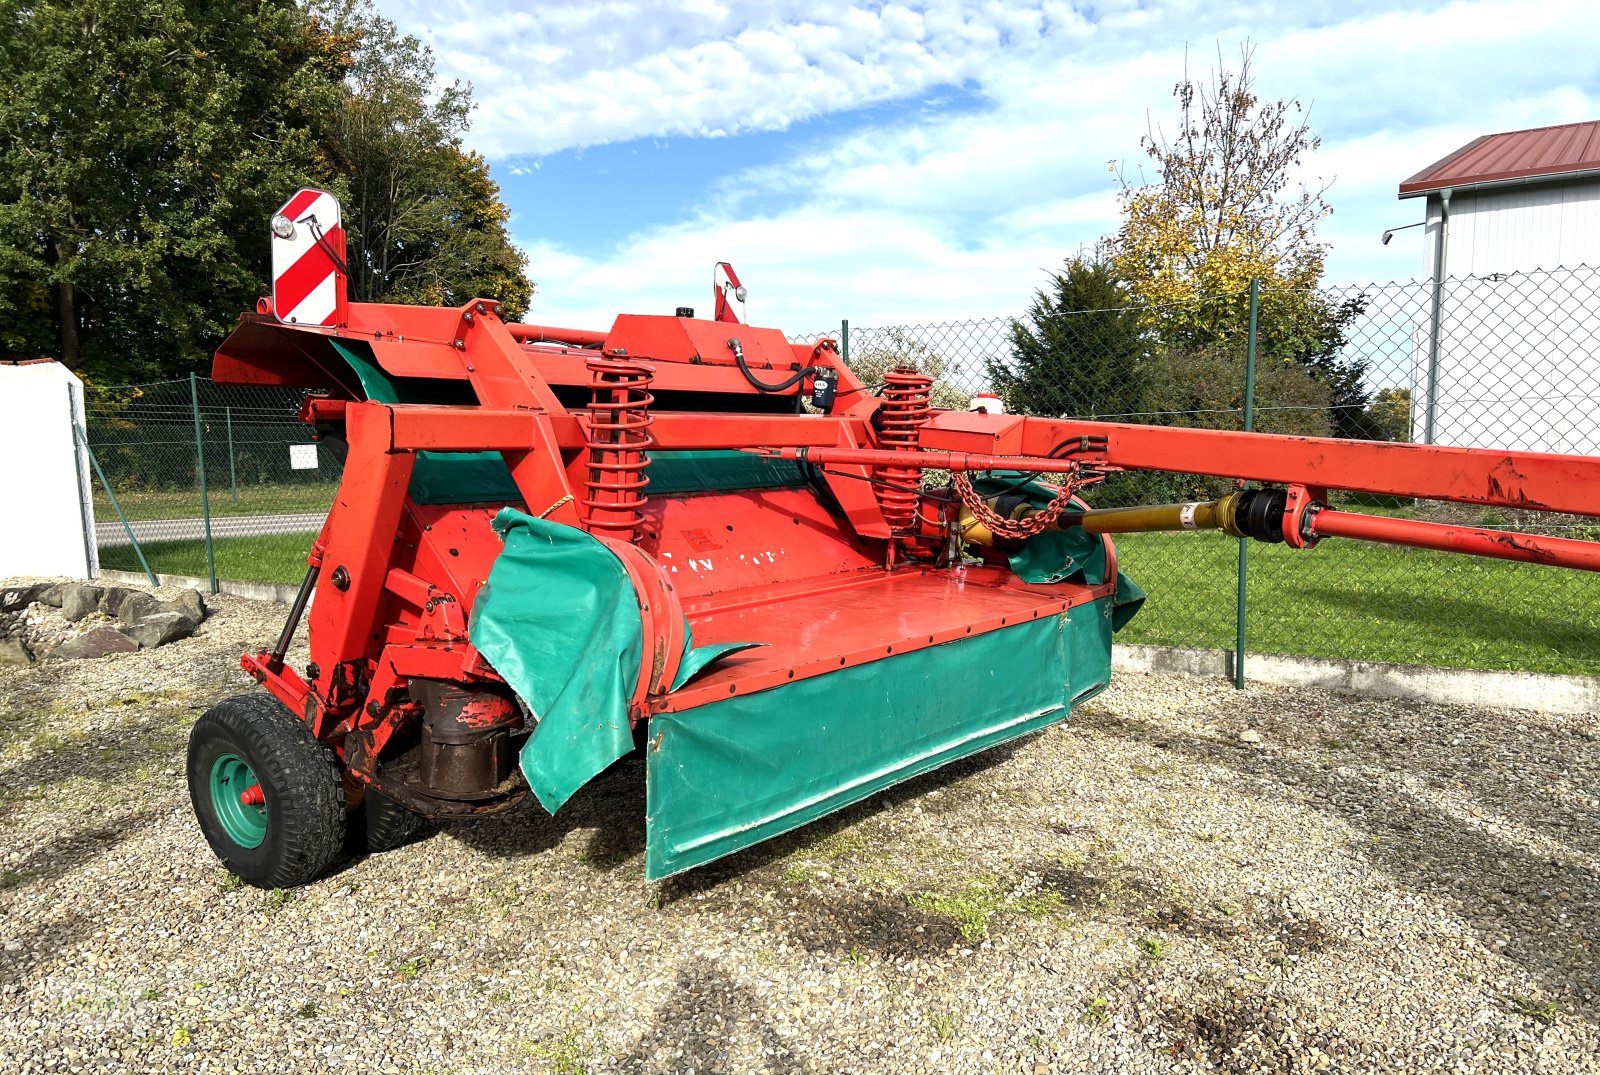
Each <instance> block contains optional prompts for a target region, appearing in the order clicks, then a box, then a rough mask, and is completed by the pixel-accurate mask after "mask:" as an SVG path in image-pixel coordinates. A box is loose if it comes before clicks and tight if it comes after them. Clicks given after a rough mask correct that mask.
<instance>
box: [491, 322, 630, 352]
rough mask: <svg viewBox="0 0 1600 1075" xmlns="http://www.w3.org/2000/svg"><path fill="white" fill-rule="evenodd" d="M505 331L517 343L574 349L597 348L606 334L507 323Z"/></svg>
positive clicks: (580, 329) (584, 329)
mask: <svg viewBox="0 0 1600 1075" xmlns="http://www.w3.org/2000/svg"><path fill="white" fill-rule="evenodd" d="M506 329H507V330H508V331H510V333H511V338H512V339H513V340H516V341H517V342H518V343H569V344H572V345H573V346H574V347H599V346H601V345H602V344H604V343H605V342H606V336H607V335H608V334H607V333H604V332H597V331H595V330H594V329H588V328H557V327H556V326H554V325H525V324H523V323H522V322H520V321H507V322H506Z"/></svg>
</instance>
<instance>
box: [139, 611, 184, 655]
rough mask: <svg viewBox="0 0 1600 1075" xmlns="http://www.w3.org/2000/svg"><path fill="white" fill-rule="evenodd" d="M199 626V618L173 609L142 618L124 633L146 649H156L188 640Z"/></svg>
mask: <svg viewBox="0 0 1600 1075" xmlns="http://www.w3.org/2000/svg"><path fill="white" fill-rule="evenodd" d="M198 626H200V620H199V618H198V617H196V616H192V615H190V614H189V613H188V612H187V611H178V610H175V609H171V610H167V611H162V612H152V613H150V615H148V616H141V617H139V619H137V620H135V621H134V622H133V623H131V624H128V626H126V627H124V628H123V632H124V633H125V634H126V635H127V636H128V637H129V638H131V639H133V640H134V641H135V642H137V643H139V645H141V646H143V647H144V648H145V649H155V648H156V647H157V646H164V645H166V644H167V643H168V642H176V641H177V640H178V639H180V638H188V637H189V636H190V635H192V634H194V629H195V628H196V627H198Z"/></svg>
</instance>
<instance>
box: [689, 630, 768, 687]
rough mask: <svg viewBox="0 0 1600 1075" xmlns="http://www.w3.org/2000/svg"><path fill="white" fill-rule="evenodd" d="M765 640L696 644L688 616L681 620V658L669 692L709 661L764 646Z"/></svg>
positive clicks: (704, 666)
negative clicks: (707, 644) (706, 644)
mask: <svg viewBox="0 0 1600 1075" xmlns="http://www.w3.org/2000/svg"><path fill="white" fill-rule="evenodd" d="M764 645H766V643H765V642H719V643H717V644H715V645H711V646H696V645H695V644H694V636H693V635H692V634H691V633H690V631H689V618H688V617H687V616H685V617H684V620H683V658H682V659H681V660H680V661H679V662H678V674H677V675H676V676H675V677H673V680H672V686H671V687H668V688H667V693H668V694H671V693H672V692H673V691H675V690H677V689H678V688H679V687H681V686H683V685H684V684H685V683H687V682H689V681H690V680H691V679H693V678H694V677H695V676H696V675H698V674H699V673H700V672H701V671H702V670H703V669H705V668H706V667H707V666H708V665H710V664H711V662H713V661H715V660H717V659H719V658H722V657H726V656H727V655H728V654H730V653H738V652H740V651H741V650H747V649H753V648H754V647H756V646H764Z"/></svg>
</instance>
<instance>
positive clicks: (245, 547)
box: [88, 268, 1600, 673]
mask: <svg viewBox="0 0 1600 1075" xmlns="http://www.w3.org/2000/svg"><path fill="white" fill-rule="evenodd" d="M1061 294H1062V295H1065V294H1066V292H1064V291H1063V292H1061ZM1111 295H1112V297H1113V298H1114V299H1115V300H1116V301H1112V302H1101V303H1099V304H1097V305H1095V306H1094V307H1093V308H1089V309H1077V308H1063V305H1062V304H1060V303H1053V302H1050V301H1042V302H1040V303H1036V304H1035V305H1034V307H1033V308H1032V309H1031V310H1030V311H1029V312H1028V313H1027V314H1024V315H1022V316H1020V317H1016V318H1012V317H997V318H991V319H986V320H977V321H964V322H950V323H940V324H922V325H895V326H880V327H860V326H856V325H850V324H848V322H843V323H841V325H840V326H839V327H838V328H836V329H830V330H827V331H825V332H821V333H812V334H809V335H806V336H796V337H794V339H796V340H797V341H798V340H801V339H806V340H810V339H815V338H816V337H817V336H822V335H828V336H835V337H838V338H839V339H840V341H841V343H842V344H844V346H845V348H846V354H847V355H848V358H849V361H850V364H851V365H852V366H853V367H854V368H856V369H857V371H858V372H860V373H861V374H863V375H864V376H865V377H866V378H867V379H868V380H869V381H870V380H872V379H873V378H875V377H877V376H878V375H880V374H881V373H882V372H883V371H885V370H887V369H888V368H890V367H892V366H895V365H899V364H903V363H907V362H909V363H912V364H915V365H917V366H919V367H920V368H921V369H923V370H924V371H925V372H927V373H928V374H930V375H931V376H933V377H934V378H935V389H934V402H935V403H936V404H937V405H939V406H944V407H954V408H961V409H965V408H966V407H967V406H969V402H970V400H971V398H972V397H973V396H974V395H977V394H979V393H985V392H991V393H994V394H996V395H999V396H1000V397H1001V399H1002V400H1003V401H1004V402H1005V404H1006V406H1007V408H1008V409H1009V410H1011V411H1013V412H1021V413H1029V414H1039V415H1048V416H1056V417H1075V418H1092V419H1103V420H1107V421H1116V422H1132V423H1141V424H1154V425H1177V426H1191V427H1209V428H1221V429H1242V428H1245V424H1246V383H1247V380H1248V379H1249V372H1250V365H1251V362H1250V355H1251V346H1250V344H1251V340H1252V333H1251V330H1250V301H1249V294H1248V291H1246V290H1240V291H1238V292H1235V293H1230V294H1224V295H1215V296H1209V297H1207V298H1206V299H1204V300H1201V301H1196V302H1189V303H1178V304H1172V305H1167V306H1138V305H1134V304H1131V303H1128V302H1127V301H1125V299H1124V298H1123V297H1122V294H1121V292H1118V291H1115V290H1113V291H1112V292H1111ZM1253 338H1254V342H1255V348H1254V354H1255V361H1254V393H1253V396H1252V397H1251V399H1252V404H1253V406H1252V408H1251V410H1252V414H1251V415H1250V418H1251V423H1250V424H1251V428H1254V429H1256V430H1258V431H1262V432H1274V433H1299V434H1311V435H1318V436H1337V437H1357V438H1362V439H1369V440H1387V441H1396V442H1404V441H1411V442H1417V443H1436V444H1453V445H1464V446H1470V447H1480V448H1504V449H1520V450H1528V451H1552V452H1572V453H1583V454H1593V453H1596V452H1600V411H1597V410H1596V407H1595V403H1596V398H1597V397H1600V354H1597V350H1600V345H1597V343H1596V340H1597V339H1600V271H1596V270H1592V269H1586V268H1585V269H1571V270H1559V271H1553V272H1541V273H1522V274H1513V275H1506V276H1494V277H1484V278H1473V279H1466V280H1449V281H1445V282H1444V283H1443V284H1441V285H1438V286H1436V285H1435V284H1434V283H1432V282H1430V281H1420V282H1408V283H1390V284H1374V285H1370V286H1366V287H1335V288H1324V289H1320V290H1316V291H1287V290H1263V291H1262V292H1261V293H1260V297H1259V305H1258V309H1257V316H1256V331H1255V333H1254V334H1253ZM301 398H302V394H301V393H299V392H296V391H293V390H288V389H273V388H247V387H241V386H224V385H214V384H211V383H209V382H207V381H204V380H199V381H194V382H191V381H188V380H184V381H171V382H162V383H158V384H150V385H133V386H124V387H119V388H113V389H103V390H101V391H99V392H98V393H97V394H95V395H92V396H91V398H90V401H89V407H88V419H89V440H90V444H91V445H92V447H93V448H94V450H95V452H96V454H97V456H98V457H99V460H100V462H101V464H102V466H103V469H104V470H105V473H106V475H107V477H108V478H109V480H110V484H111V486H112V488H113V490H114V491H115V493H116V495H117V498H118V501H119V506H120V507H121V509H122V512H123V514H125V515H126V516H127V520H128V523H127V526H128V527H129V528H131V529H132V530H133V533H134V535H135V536H136V537H137V538H138V539H139V541H140V542H141V543H143V544H144V545H145V547H146V549H147V551H149V552H150V553H151V559H152V561H153V562H154V565H155V568H156V570H157V571H165V572H172V573H179V574H190V575H200V576H203V575H205V574H206V571H207V566H208V555H209V558H210V559H212V560H214V561H215V567H216V573H217V574H218V575H219V576H221V577H224V578H227V577H233V578H251V579H267V580H272V581H285V582H288V581H295V580H297V579H298V578H299V576H300V574H301V573H302V572H303V571H304V562H305V553H306V550H307V549H308V548H309V545H310V542H311V538H312V534H313V533H314V532H315V531H316V530H317V528H318V527H319V526H320V525H321V521H322V518H323V515H324V514H325V512H326V510H327V507H328V505H329V503H330V502H331V500H332V496H333V490H334V487H335V485H336V483H337V481H338V477H339V463H338V461H337V459H335V458H334V457H333V456H332V454H331V453H329V452H328V451H327V450H325V449H324V448H323V447H321V446H317V445H314V444H313V443H312V440H311V435H310V431H309V429H308V428H307V427H306V426H304V425H302V424H301V423H299V422H298V421H297V419H296V414H297V411H298V408H299V405H300V402H301ZM197 426H198V431H197ZM202 462H203V463H204V467H203V476H202V467H201V463H202ZM1308 477H1311V476H1309V475H1308ZM1229 487H1230V486H1229V483H1227V482H1224V481H1219V480H1218V479H1214V478H1207V477H1204V476H1202V475H1196V474H1146V473H1127V474H1121V475H1114V476H1113V477H1112V478H1110V479H1109V480H1108V481H1106V482H1105V483H1104V484H1103V485H1100V486H1098V487H1095V488H1093V489H1091V490H1089V491H1088V493H1087V494H1086V495H1087V499H1089V500H1090V501H1091V502H1092V503H1093V504H1095V505H1096V506H1103V507H1111V506H1118V505H1123V504H1141V503H1144V504H1148V503H1161V502H1171V501H1177V500H1191V499H1199V498H1206V497H1211V496H1215V495H1220V494H1221V493H1223V492H1225V491H1227V489H1228V488H1229ZM202 488H203V490H204V495H202ZM1336 502H1337V503H1338V505H1339V506H1341V507H1347V508H1349V509H1351V510H1357V511H1365V512H1371V513H1378V514H1388V515H1399V516H1405V517H1411V518H1420V519H1426V520H1431V521H1440V522H1461V523H1467V524H1471V525H1476V526H1487V527H1496V528H1504V529H1508V530H1523V531H1532V530H1535V529H1537V531H1538V532H1542V533H1559V534H1564V535H1567V536H1578V537H1589V536H1594V535H1595V534H1596V533H1597V531H1596V530H1595V529H1593V528H1592V527H1593V524H1592V522H1591V521H1590V520H1585V519H1578V518H1565V519H1563V518H1554V519H1552V518H1551V517H1549V516H1539V515H1535V514H1533V513H1527V512H1517V511H1510V510H1505V509H1489V508H1475V507H1468V506H1463V505H1455V504H1446V503H1438V502H1426V501H1413V500H1399V499H1395V498H1378V497H1355V496H1348V495H1339V496H1338V497H1337V500H1336ZM96 509H97V510H96V517H97V519H98V525H97V529H98V531H99V538H100V555H101V558H102V562H103V563H104V564H105V565H106V566H108V567H119V568H127V569H133V570H136V569H138V564H137V562H136V558H135V557H134V556H133V551H132V548H131V547H130V546H129V545H128V543H127V538H126V536H125V534H124V528H123V526H122V525H121V524H120V523H119V522H118V521H117V515H116V513H115V512H114V511H113V509H112V507H111V504H110V503H109V501H108V500H107V499H106V494H105V491H104V489H103V488H101V487H100V486H99V485H98V484H97V488H96ZM208 509H209V530H210V534H211V538H212V540H211V541H210V542H208V541H207V539H206V530H207V522H208V520H207V515H208ZM1118 548H1119V552H1120V555H1121V559H1122V563H1123V566H1124V567H1125V568H1126V569H1127V570H1128V571H1129V573H1130V574H1132V575H1133V577H1134V578H1135V579H1136V580H1137V581H1138V582H1139V583H1140V585H1142V586H1143V587H1144V588H1145V589H1146V590H1147V591H1148V592H1149V593H1150V600H1149V602H1148V603H1147V604H1146V607H1145V610H1144V611H1143V612H1142V613H1141V614H1140V615H1139V616H1138V617H1136V618H1135V619H1134V621H1133V622H1132V624H1131V625H1130V626H1129V628H1128V629H1127V630H1126V631H1125V632H1124V634H1123V635H1122V636H1121V637H1122V639H1123V640H1124V641H1135V642H1148V643H1154V644H1159V645H1171V646H1188V647H1218V648H1232V647H1233V646H1234V644H1235V621H1236V614H1237V612H1238V602H1237V588H1238V581H1237V580H1238V574H1237V572H1238V569H1239V551H1238V548H1239V547H1238V545H1237V543H1236V542H1234V541H1232V540H1229V539H1227V538H1225V537H1222V536H1221V535H1217V534H1139V535H1128V536H1125V537H1123V538H1120V539H1119V540H1118ZM1248 557H1249V561H1248V570H1247V581H1248V585H1247V600H1246V602H1245V608H1244V620H1245V626H1246V635H1247V648H1248V649H1249V650H1254V651H1258V652H1266V653H1287V654H1301V655H1307V656H1325V657H1346V658H1354V659H1365V660H1380V661H1408V662H1414V663H1419V664H1438V665H1458V666H1470V667H1480V668H1507V669H1527V670H1536V671H1553V672H1578V673H1593V672H1600V600H1597V598H1600V580H1596V578H1595V576H1593V575H1591V574H1587V573H1582V572H1577V571H1568V570H1562V569H1552V568H1543V567H1537V566H1533V565H1527V564H1515V563H1508V562H1503V561H1490V560H1483V559H1478V558H1475V557H1467V556H1457V555H1451V554H1446V553H1433V552H1426V551H1420V550H1412V549H1402V548H1391V547H1386V546H1376V545H1368V544H1364V543H1361V542H1356V541H1338V540H1334V541H1327V542H1324V543H1323V544H1322V545H1321V546H1320V547H1318V548H1316V549H1314V550H1309V551H1296V550H1292V549H1288V548H1285V547H1282V546H1265V545H1259V544H1252V545H1250V546H1249V550H1248Z"/></svg>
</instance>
